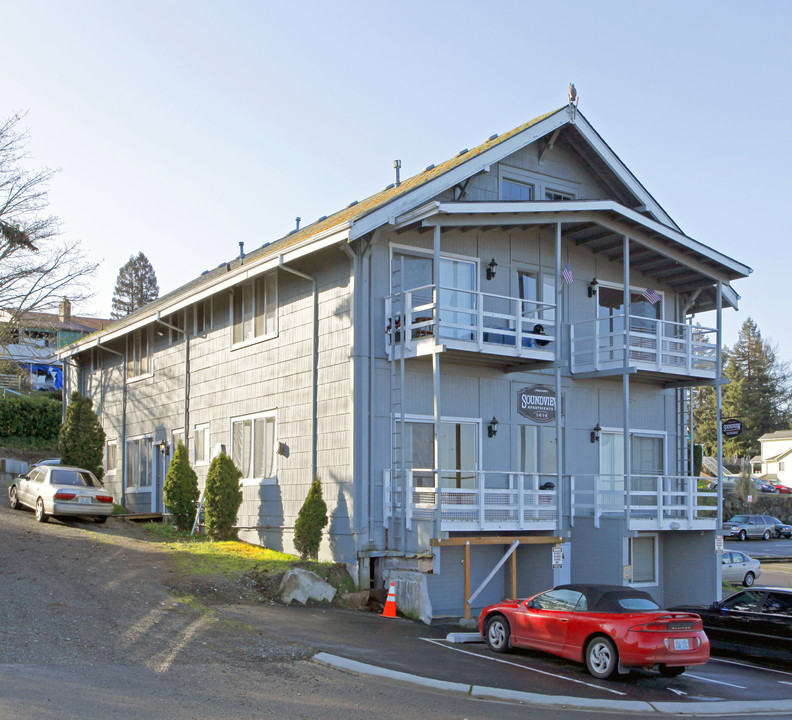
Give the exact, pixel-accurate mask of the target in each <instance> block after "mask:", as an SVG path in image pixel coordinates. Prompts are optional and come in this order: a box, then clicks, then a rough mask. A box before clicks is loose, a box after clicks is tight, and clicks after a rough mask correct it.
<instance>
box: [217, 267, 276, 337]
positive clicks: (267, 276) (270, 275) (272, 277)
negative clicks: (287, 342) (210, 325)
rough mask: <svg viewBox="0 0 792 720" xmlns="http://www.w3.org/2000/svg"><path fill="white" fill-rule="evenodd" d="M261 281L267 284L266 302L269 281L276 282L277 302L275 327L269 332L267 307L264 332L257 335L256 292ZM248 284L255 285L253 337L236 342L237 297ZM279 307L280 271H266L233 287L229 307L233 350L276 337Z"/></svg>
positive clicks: (274, 314) (253, 294)
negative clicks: (267, 327)
mask: <svg viewBox="0 0 792 720" xmlns="http://www.w3.org/2000/svg"><path fill="white" fill-rule="evenodd" d="M259 282H264V283H265V285H264V297H265V302H266V297H267V285H268V284H269V283H274V285H275V287H274V292H273V297H274V302H275V309H274V311H273V321H272V324H273V328H272V329H271V330H270V331H269V332H267V329H266V314H267V312H266V309H265V310H264V325H265V328H264V333H263V334H261V335H256V319H257V317H258V307H257V304H258V293H257V292H256V285H257V283H259ZM248 285H252V286H253V292H252V297H253V314H252V319H251V322H252V323H253V337H250V338H247V339H244V338H243V339H242V340H239V341H238V342H235V341H234V333H235V329H236V321H237V318H236V299H237V295H238V293H240V292H244V288H245V287H246V286H248ZM279 307H280V301H279V288H278V273H277V272H276V271H271V272H267V273H264V274H262V275H258V276H256V277H254V278H251V279H250V280H246V281H245V282H243V283H239V284H238V285H235V286H234V287H233V292H232V293H231V303H230V309H229V314H230V317H231V322H230V323H229V326H230V327H229V330H230V333H231V335H230V337H231V349H232V350H236V349H238V348H243V347H248V346H249V345H253V344H255V343H259V342H263V341H265V340H270V339H272V338H274V337H277V335H278V315H279V312H278V310H279Z"/></svg>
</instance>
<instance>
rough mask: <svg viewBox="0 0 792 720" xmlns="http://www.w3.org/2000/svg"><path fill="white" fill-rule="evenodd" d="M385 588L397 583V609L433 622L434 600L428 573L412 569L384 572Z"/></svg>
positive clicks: (408, 615)
mask: <svg viewBox="0 0 792 720" xmlns="http://www.w3.org/2000/svg"><path fill="white" fill-rule="evenodd" d="M384 579H385V589H386V590H387V589H388V588H390V584H391V582H394V583H396V588H395V589H396V609H397V610H398V611H399V612H400V613H401V614H402V615H406V616H407V617H411V618H417V619H418V620H420V621H421V622H424V623H426V624H427V625H429V624H430V623H431V622H432V601H431V600H430V599H429V588H428V586H427V584H426V575H425V574H424V573H422V572H414V571H411V570H390V571H386V572H385V573H384Z"/></svg>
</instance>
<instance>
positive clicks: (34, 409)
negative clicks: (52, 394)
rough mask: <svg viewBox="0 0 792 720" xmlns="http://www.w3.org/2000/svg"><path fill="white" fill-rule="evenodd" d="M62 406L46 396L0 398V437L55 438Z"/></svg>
mask: <svg viewBox="0 0 792 720" xmlns="http://www.w3.org/2000/svg"><path fill="white" fill-rule="evenodd" d="M62 412H63V406H62V405H61V403H59V402H55V401H53V400H50V399H48V398H46V397H35V396H34V397H7V398H0V437H19V438H25V437H30V438H39V439H40V440H55V439H56V438H57V437H58V431H59V430H60V426H61V418H62Z"/></svg>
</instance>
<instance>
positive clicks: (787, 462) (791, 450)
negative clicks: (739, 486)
mask: <svg viewBox="0 0 792 720" xmlns="http://www.w3.org/2000/svg"><path fill="white" fill-rule="evenodd" d="M759 443H760V445H761V450H760V458H759V462H760V463H761V470H760V473H761V474H760V476H759V477H760V479H761V480H769V481H770V482H774V483H781V484H782V485H786V486H788V487H792V430H778V431H776V432H772V433H766V434H765V435H762V437H760V438H759Z"/></svg>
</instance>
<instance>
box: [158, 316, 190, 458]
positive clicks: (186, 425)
mask: <svg viewBox="0 0 792 720" xmlns="http://www.w3.org/2000/svg"><path fill="white" fill-rule="evenodd" d="M157 322H158V323H159V324H160V325H163V326H164V327H166V328H169V329H170V330H175V331H176V332H180V333H181V334H182V335H184V449H185V450H189V448H190V333H189V332H187V312H186V311H185V313H184V327H183V328H180V327H177V326H176V325H171V324H170V323H169V322H165V321H164V320H163V319H162V315H161V313H160V311H159V310H157ZM172 451H174V452H175V449H172ZM187 457H189V453H188V455H187Z"/></svg>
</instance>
